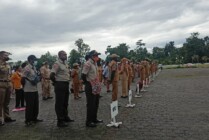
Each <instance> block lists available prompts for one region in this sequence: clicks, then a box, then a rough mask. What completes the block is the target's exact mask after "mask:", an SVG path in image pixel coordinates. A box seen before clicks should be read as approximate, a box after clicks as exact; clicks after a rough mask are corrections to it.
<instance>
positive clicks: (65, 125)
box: [57, 122, 68, 127]
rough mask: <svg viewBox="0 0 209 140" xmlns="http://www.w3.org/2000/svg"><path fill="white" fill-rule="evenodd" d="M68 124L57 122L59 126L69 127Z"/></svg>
mask: <svg viewBox="0 0 209 140" xmlns="http://www.w3.org/2000/svg"><path fill="white" fill-rule="evenodd" d="M67 126H68V124H67V123H65V122H57V127H67Z"/></svg>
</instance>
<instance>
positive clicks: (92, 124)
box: [86, 122, 97, 127]
mask: <svg viewBox="0 0 209 140" xmlns="http://www.w3.org/2000/svg"><path fill="white" fill-rule="evenodd" d="M86 126H87V127H96V126H97V125H96V124H95V123H93V122H89V123H86Z"/></svg>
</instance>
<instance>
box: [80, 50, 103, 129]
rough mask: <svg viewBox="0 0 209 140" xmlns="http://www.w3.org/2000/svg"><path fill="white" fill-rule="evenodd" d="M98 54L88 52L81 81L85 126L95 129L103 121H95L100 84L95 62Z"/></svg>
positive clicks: (93, 51)
mask: <svg viewBox="0 0 209 140" xmlns="http://www.w3.org/2000/svg"><path fill="white" fill-rule="evenodd" d="M98 55H100V53H98V52H97V51H95V50H92V51H91V52H89V56H88V60H87V62H86V63H85V64H84V66H83V70H82V80H83V82H84V84H85V93H86V102H87V115H86V126H87V127H96V126H97V123H102V122H103V120H99V119H97V112H98V108H99V94H100V92H101V83H100V82H99V78H98V68H97V61H98V60H99V57H98Z"/></svg>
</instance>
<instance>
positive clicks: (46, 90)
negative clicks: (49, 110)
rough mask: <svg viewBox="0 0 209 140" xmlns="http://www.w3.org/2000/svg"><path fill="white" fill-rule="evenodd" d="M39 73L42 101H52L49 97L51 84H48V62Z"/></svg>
mask: <svg viewBox="0 0 209 140" xmlns="http://www.w3.org/2000/svg"><path fill="white" fill-rule="evenodd" d="M40 72H41V85H42V99H43V100H47V99H52V98H53V97H51V93H50V91H51V82H50V77H49V76H50V69H49V65H48V62H47V61H46V62H44V63H43V66H42V67H41V68H40Z"/></svg>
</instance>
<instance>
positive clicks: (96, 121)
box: [94, 119, 103, 124]
mask: <svg viewBox="0 0 209 140" xmlns="http://www.w3.org/2000/svg"><path fill="white" fill-rule="evenodd" d="M94 123H96V124H97V123H103V120H97V119H96V120H95V121H94Z"/></svg>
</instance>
